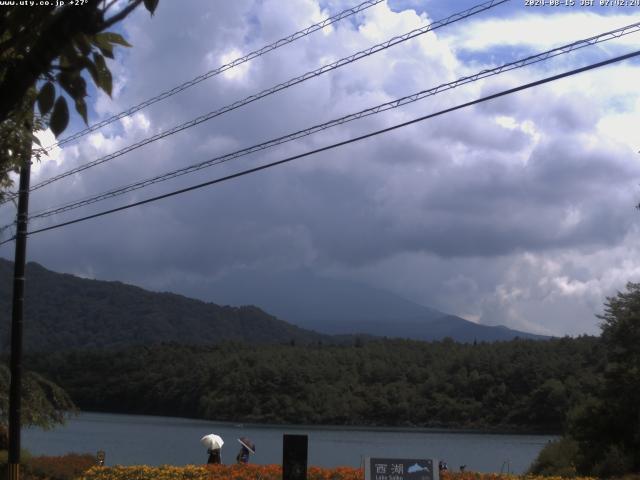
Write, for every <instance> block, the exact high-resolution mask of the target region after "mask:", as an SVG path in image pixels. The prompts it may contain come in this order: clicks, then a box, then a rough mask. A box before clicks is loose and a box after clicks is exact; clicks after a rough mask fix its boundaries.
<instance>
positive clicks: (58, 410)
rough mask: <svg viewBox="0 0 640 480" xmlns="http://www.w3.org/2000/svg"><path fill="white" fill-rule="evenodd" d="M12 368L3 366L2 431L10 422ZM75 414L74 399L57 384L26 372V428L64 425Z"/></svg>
mask: <svg viewBox="0 0 640 480" xmlns="http://www.w3.org/2000/svg"><path fill="white" fill-rule="evenodd" d="M10 381H11V374H10V372H9V368H8V367H7V366H6V365H4V364H0V429H3V428H4V426H6V425H7V424H8V422H9V419H8V414H9V383H10ZM74 410H75V405H74V403H73V402H72V401H71V398H70V397H69V396H68V395H67V394H66V392H65V391H64V390H62V389H61V388H60V387H59V386H58V385H56V384H55V383H53V382H51V381H49V380H47V379H45V378H44V377H42V376H41V375H39V374H37V373H34V372H26V374H25V375H24V376H23V383H22V419H21V423H22V425H24V426H31V425H37V426H39V427H42V428H51V427H52V426H54V425H55V424H58V423H64V419H65V416H66V415H67V414H68V413H69V412H72V411H74Z"/></svg>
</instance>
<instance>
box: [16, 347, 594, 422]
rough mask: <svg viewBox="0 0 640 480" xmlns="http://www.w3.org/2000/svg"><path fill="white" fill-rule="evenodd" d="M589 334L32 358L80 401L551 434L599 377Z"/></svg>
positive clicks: (248, 417) (101, 406) (238, 417)
mask: <svg viewBox="0 0 640 480" xmlns="http://www.w3.org/2000/svg"><path fill="white" fill-rule="evenodd" d="M603 362H604V354H603V351H602V348H601V346H600V343H599V340H598V339H597V338H593V337H581V338H577V339H570V338H563V339H554V340H549V341H545V342H539V341H530V340H514V341H511V342H500V343H480V344H477V345H473V344H458V343H454V342H451V341H444V342H435V343H423V342H413V341H401V340H386V341H373V342H367V343H364V344H360V345H357V346H350V347H347V346H328V345H316V346H313V347H301V346H284V345H280V346H274V345H271V346H259V347H255V346H249V345H242V344H234V343H232V344H223V345H218V346H210V347H186V346H179V345H164V346H160V347H153V348H148V347H142V348H131V349H128V350H125V351H123V352H119V353H109V352H101V353H100V352H74V353H52V354H48V355H38V356H33V357H31V358H29V359H28V361H27V364H28V366H29V367H30V368H33V369H35V370H37V371H39V372H42V373H43V374H46V375H47V376H48V377H50V378H51V379H52V380H53V381H55V382H57V383H59V384H60V385H61V386H62V387H63V388H65V389H66V390H67V391H68V392H69V394H70V395H71V397H72V398H73V400H74V401H75V402H76V403H77V404H78V405H79V406H80V408H82V409H87V410H96V411H105V412H121V413H140V414H159V415H175V416H187V417H200V418H206V419H211V420H219V421H222V420H224V421H243V422H272V423H281V422H282V423H306V424H340V425H389V426H422V427H445V426H446V427H460V428H479V429H496V428H498V429H510V428H514V429H521V430H528V431H559V430H560V429H561V427H562V425H563V423H564V421H565V416H566V414H567V410H568V408H569V406H570V405H576V404H578V403H579V401H580V400H581V399H582V398H583V397H584V396H585V395H586V394H587V393H588V392H589V391H592V390H593V388H594V387H595V386H596V384H597V383H598V382H599V381H600V380H599V378H600V371H601V370H602V365H603Z"/></svg>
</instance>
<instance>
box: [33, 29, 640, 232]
mask: <svg viewBox="0 0 640 480" xmlns="http://www.w3.org/2000/svg"><path fill="white" fill-rule="evenodd" d="M639 30H640V22H638V23H634V24H631V25H627V26H625V27H621V28H618V29H616V30H612V31H609V32H605V33H602V34H599V35H595V36H592V37H589V38H586V39H583V40H578V41H576V42H573V43H570V44H567V45H563V46H561V47H557V48H554V49H551V50H547V51H545V52H542V53H538V54H535V55H531V56H529V57H526V58H523V59H520V60H516V61H514V62H509V63H506V64H503V65H501V66H499V67H496V68H492V69H485V70H482V71H480V72H478V73H475V74H473V75H469V76H466V77H462V78H459V79H457V80H455V81H453V82H449V83H445V84H441V85H438V86H437V87H433V88H430V89H428V90H422V91H420V92H418V93H414V94H412V95H407V96H404V97H402V98H399V99H396V100H393V101H390V102H386V103H382V104H379V105H376V106H374V107H370V108H367V109H365V110H361V111H359V112H357V113H352V114H349V115H346V116H343V117H340V118H338V119H334V120H330V121H328V122H325V123H322V124H318V125H314V126H312V127H309V128H307V129H304V130H299V131H297V132H294V133H291V134H288V135H284V136H281V137H278V138H275V139H272V140H269V141H267V142H263V143H260V144H257V145H253V146H251V147H247V148H244V149H241V150H237V151H235V152H232V153H228V154H225V155H221V156H218V157H215V158H212V159H209V160H206V161H204V162H200V163H196V164H193V165H189V166H187V167H184V168H180V169H176V170H173V171H170V172H166V173H164V174H161V175H158V176H155V177H151V178H147V179H145V180H141V181H138V182H135V183H132V184H129V185H126V186H123V187H118V188H116V189H112V190H109V191H106V192H103V193H100V194H98V195H94V196H90V197H87V198H85V199H82V200H77V201H74V202H71V203H67V204H64V205H62V206H58V207H54V208H50V209H47V210H44V211H41V212H36V213H34V214H32V215H31V216H30V217H29V219H30V220H34V219H38V218H45V217H49V216H51V215H55V214H58V213H63V212H67V211H70V210H75V209H76V208H80V207H83V206H86V205H90V204H93V203H97V202H99V201H102V200H106V199H109V198H114V197H117V196H120V195H123V194H125V193H129V192H132V191H135V190H139V189H141V188H145V187H147V186H150V185H153V184H156V183H160V182H163V181H166V180H170V179H172V178H176V177H179V176H182V175H186V174H188V173H193V172H195V171H198V170H202V169H204V168H208V167H211V166H214V165H219V164H221V163H225V162H228V161H231V160H234V159H237V158H239V157H243V156H245V155H249V154H251V153H255V152H258V151H261V150H265V149H267V148H271V147H274V146H276V145H281V144H283V143H287V142H290V141H293V140H297V139H299V138H302V137H306V136H309V135H312V134H314V133H317V132H320V131H323V130H327V129H329V128H332V127H335V126H338V125H342V124H345V123H347V122H351V121H353V120H358V119H360V118H364V117H367V116H370V115H375V114H378V113H380V112H384V111H387V110H391V109H394V108H398V107H400V106H404V105H407V104H410V103H413V102H417V101H418V100H422V99H424V98H427V97H430V96H433V95H436V94H438V93H441V92H444V91H447V90H450V89H454V88H456V87H459V86H461V85H465V84H467V83H471V82H475V81H478V80H480V79H483V78H487V77H490V76H494V75H498V74H501V73H504V72H507V71H511V70H515V69H517V68H522V67H525V66H529V65H532V64H535V63H538V62H541V61H545V60H548V59H549V58H553V57H556V56H559V55H564V54H567V53H570V52H572V51H574V50H577V49H580V48H584V47H587V46H591V45H595V44H597V43H601V42H605V41H608V40H611V39H614V38H619V37H621V36H624V35H628V34H630V33H634V32H637V31H639Z"/></svg>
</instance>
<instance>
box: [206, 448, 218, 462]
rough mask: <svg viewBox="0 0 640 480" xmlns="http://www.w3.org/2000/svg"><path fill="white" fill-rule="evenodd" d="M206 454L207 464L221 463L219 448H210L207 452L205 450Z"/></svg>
mask: <svg viewBox="0 0 640 480" xmlns="http://www.w3.org/2000/svg"><path fill="white" fill-rule="evenodd" d="M207 452H208V453H209V459H208V460H207V463H222V460H221V458H220V449H219V448H213V449H211V448H210V449H209V450H207Z"/></svg>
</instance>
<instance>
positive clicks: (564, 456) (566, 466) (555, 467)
mask: <svg viewBox="0 0 640 480" xmlns="http://www.w3.org/2000/svg"><path fill="white" fill-rule="evenodd" d="M577 455H578V444H577V443H576V442H575V441H574V440H572V439H570V438H566V437H563V438H560V439H559V440H555V441H553V442H549V443H548V444H547V445H545V447H544V448H543V449H542V450H541V451H540V453H539V454H538V457H537V458H536V459H535V460H534V462H533V463H532V464H531V467H529V472H528V473H530V474H532V475H544V476H558V477H565V478H567V477H575V476H577V472H576V465H575V461H576V457H577Z"/></svg>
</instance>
